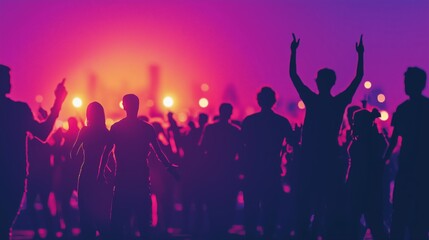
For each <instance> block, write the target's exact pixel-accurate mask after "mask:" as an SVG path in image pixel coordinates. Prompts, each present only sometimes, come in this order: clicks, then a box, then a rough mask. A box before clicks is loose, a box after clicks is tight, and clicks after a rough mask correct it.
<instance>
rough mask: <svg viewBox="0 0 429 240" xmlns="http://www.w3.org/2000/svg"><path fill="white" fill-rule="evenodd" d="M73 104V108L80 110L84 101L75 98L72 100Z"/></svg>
mask: <svg viewBox="0 0 429 240" xmlns="http://www.w3.org/2000/svg"><path fill="white" fill-rule="evenodd" d="M72 104H73V107H75V108H80V107H82V99H80V98H78V97H75V98H73V100H72Z"/></svg>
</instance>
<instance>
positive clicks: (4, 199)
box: [0, 64, 67, 239]
mask: <svg viewBox="0 0 429 240" xmlns="http://www.w3.org/2000/svg"><path fill="white" fill-rule="evenodd" d="M10 78H11V77H10V68H9V67H7V66H5V65H1V64H0V116H1V117H0V192H1V193H2V196H1V200H0V239H9V238H11V237H12V233H11V230H12V226H13V223H14V221H15V217H16V216H17V214H18V213H19V209H20V206H21V200H22V197H23V195H24V191H25V188H26V181H25V179H26V176H27V151H26V147H27V141H26V138H27V132H30V133H31V134H33V136H36V137H38V138H40V139H42V140H46V138H47V137H48V135H49V133H50V132H51V130H52V127H53V126H54V123H55V120H56V119H57V117H58V115H59V113H60V110H61V106H62V104H63V102H64V99H65V98H66V96H67V91H66V89H65V87H64V80H63V81H62V82H61V83H59V84H58V85H57V88H56V89H55V102H54V105H53V107H52V108H51V113H50V114H49V116H48V117H47V119H46V120H45V121H44V122H37V121H36V120H35V119H34V117H33V113H32V112H31V110H30V107H29V106H28V105H27V104H26V103H23V102H17V101H14V100H12V99H10V98H8V97H7V95H8V94H9V93H10V91H11V81H10Z"/></svg>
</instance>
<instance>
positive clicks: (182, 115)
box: [177, 112, 188, 123]
mask: <svg viewBox="0 0 429 240" xmlns="http://www.w3.org/2000/svg"><path fill="white" fill-rule="evenodd" d="M177 119H178V120H179V122H182V123H184V122H186V120H188V115H187V114H186V113H184V112H181V113H179V114H178V116H177Z"/></svg>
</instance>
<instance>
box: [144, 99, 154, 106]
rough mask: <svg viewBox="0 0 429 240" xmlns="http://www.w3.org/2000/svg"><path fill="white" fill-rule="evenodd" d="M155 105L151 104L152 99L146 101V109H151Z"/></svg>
mask: <svg viewBox="0 0 429 240" xmlns="http://www.w3.org/2000/svg"><path fill="white" fill-rule="evenodd" d="M154 105H155V103H154V102H153V100H152V99H149V100H147V101H146V107H153V106H154Z"/></svg>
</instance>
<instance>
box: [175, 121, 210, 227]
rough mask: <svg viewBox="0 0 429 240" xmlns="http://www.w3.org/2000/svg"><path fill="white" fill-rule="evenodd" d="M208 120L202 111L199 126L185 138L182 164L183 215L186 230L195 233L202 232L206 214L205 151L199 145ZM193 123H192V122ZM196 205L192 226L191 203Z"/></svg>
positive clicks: (192, 129)
mask: <svg viewBox="0 0 429 240" xmlns="http://www.w3.org/2000/svg"><path fill="white" fill-rule="evenodd" d="M207 122H208V115H207V114H205V113H200V114H199V115H198V127H194V128H192V127H191V130H190V131H189V133H188V135H187V136H185V140H184V145H183V147H184V158H183V164H181V166H180V168H181V173H182V175H183V176H182V181H181V183H182V196H183V201H182V204H183V217H184V223H183V225H184V230H185V232H188V231H190V230H191V229H192V230H193V233H194V235H198V234H200V233H201V230H202V228H203V220H204V219H203V215H204V189H205V184H204V182H202V179H203V178H204V175H205V170H206V168H205V166H204V162H203V152H202V150H201V148H200V146H199V143H200V140H201V137H202V134H203V130H204V128H205V126H206V124H207ZM190 125H191V124H190ZM192 204H194V206H195V218H194V219H195V220H194V224H193V228H191V224H190V219H191V205H192Z"/></svg>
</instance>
